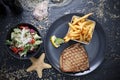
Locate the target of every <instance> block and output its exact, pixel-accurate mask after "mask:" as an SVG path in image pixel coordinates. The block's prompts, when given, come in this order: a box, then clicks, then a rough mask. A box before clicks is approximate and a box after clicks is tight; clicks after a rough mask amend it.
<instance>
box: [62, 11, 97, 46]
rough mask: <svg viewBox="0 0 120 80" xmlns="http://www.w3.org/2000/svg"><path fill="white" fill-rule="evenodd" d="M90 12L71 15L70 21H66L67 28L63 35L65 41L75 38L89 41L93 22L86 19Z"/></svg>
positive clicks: (80, 40) (93, 25)
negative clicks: (80, 15) (81, 15)
mask: <svg viewBox="0 0 120 80" xmlns="http://www.w3.org/2000/svg"><path fill="white" fill-rule="evenodd" d="M90 15H92V13H89V14H87V15H85V16H83V17H78V16H73V17H72V20H71V22H69V23H68V25H69V30H68V32H67V35H66V36H65V37H64V40H65V42H68V41H70V40H75V41H78V42H82V43H85V44H87V43H89V41H90V40H91V38H92V34H93V30H94V27H95V22H94V21H92V20H89V19H87V18H88V17H89V16H90Z"/></svg>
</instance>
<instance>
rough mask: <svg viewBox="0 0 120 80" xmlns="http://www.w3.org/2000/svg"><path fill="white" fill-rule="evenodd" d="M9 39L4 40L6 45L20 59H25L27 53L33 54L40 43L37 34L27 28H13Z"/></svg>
mask: <svg viewBox="0 0 120 80" xmlns="http://www.w3.org/2000/svg"><path fill="white" fill-rule="evenodd" d="M10 38H11V39H10V40H6V43H7V45H10V49H11V50H12V51H13V52H14V53H15V54H19V55H20V57H22V56H24V57H25V56H26V55H27V53H28V52H34V51H35V50H36V49H37V48H38V46H39V45H40V44H41V43H42V40H41V37H40V36H39V35H38V34H37V32H36V31H35V30H34V29H31V28H29V27H28V26H19V27H17V28H14V29H13V32H12V33H11V37H10Z"/></svg>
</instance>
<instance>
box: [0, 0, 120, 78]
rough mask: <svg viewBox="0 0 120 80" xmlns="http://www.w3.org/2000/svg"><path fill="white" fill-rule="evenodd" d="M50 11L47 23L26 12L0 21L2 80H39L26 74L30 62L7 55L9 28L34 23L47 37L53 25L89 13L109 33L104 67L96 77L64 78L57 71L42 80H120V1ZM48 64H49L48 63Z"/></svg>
mask: <svg viewBox="0 0 120 80" xmlns="http://www.w3.org/2000/svg"><path fill="white" fill-rule="evenodd" d="M48 11H49V16H48V18H46V19H45V20H43V21H37V20H36V19H34V17H33V16H32V11H29V10H26V9H24V12H23V13H22V14H21V15H18V16H17V15H13V14H11V13H9V14H8V15H7V16H6V17H0V80H39V78H38V76H37V74H36V72H31V73H28V72H26V69H27V68H28V67H29V66H30V65H31V62H30V61H29V60H18V59H16V58H14V57H12V56H11V55H9V54H8V52H7V51H6V49H5V45H4V42H5V36H6V33H7V31H8V29H9V28H11V27H13V26H14V25H16V24H18V23H21V22H27V23H31V24H33V25H35V26H36V27H37V28H38V29H39V31H40V33H41V34H42V37H44V36H45V34H46V31H47V30H48V28H49V27H50V24H51V23H53V22H54V21H55V20H56V19H58V18H59V17H61V16H63V15H65V14H69V13H84V14H87V13H89V12H93V13H94V15H93V18H94V19H96V20H97V21H98V22H99V23H100V24H101V25H102V27H103V29H104V31H105V33H106V39H107V48H106V52H105V59H104V61H103V63H102V64H101V65H100V66H99V67H98V68H97V69H96V70H95V71H93V72H92V73H90V74H88V75H85V76H80V77H70V76H66V75H63V74H61V73H59V72H58V71H56V70H55V69H54V68H51V69H46V70H44V71H43V77H42V78H41V80H120V0H73V1H72V2H71V3H70V4H69V5H66V6H64V7H49V10H48ZM40 25H41V26H42V27H40ZM40 54H41V53H38V55H37V56H39V55H40ZM45 62H48V63H49V61H48V60H47V59H45Z"/></svg>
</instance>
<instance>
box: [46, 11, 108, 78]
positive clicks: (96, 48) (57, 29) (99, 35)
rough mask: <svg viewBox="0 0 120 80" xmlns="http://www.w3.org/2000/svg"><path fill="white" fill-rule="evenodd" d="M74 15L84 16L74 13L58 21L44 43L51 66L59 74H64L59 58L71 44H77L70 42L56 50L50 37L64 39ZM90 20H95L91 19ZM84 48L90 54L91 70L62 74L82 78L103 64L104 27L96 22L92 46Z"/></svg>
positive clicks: (104, 46)
mask: <svg viewBox="0 0 120 80" xmlns="http://www.w3.org/2000/svg"><path fill="white" fill-rule="evenodd" d="M73 15H77V16H83V14H78V13H73V14H67V15H65V16H63V17H61V18H59V19H57V20H56V21H55V22H54V23H53V24H52V25H51V27H50V28H49V30H48V32H47V35H46V38H45V41H44V42H45V44H44V46H45V51H46V56H47V58H48V60H49V61H50V63H51V65H52V66H53V67H54V68H55V69H57V70H58V71H59V72H62V71H61V70H60V67H59V58H60V55H61V52H62V51H63V50H64V49H65V48H66V47H68V46H70V45H71V44H74V43H75V42H74V41H70V42H68V43H65V44H62V45H61V46H60V47H59V48H55V47H54V46H53V45H52V44H51V42H50V37H51V36H52V35H56V36H57V37H60V38H63V37H64V36H65V35H66V33H67V30H68V22H70V21H71V18H72V16H73ZM89 19H91V20H94V19H93V18H91V17H89ZM94 21H96V20H94ZM84 47H85V49H86V51H87V53H88V57H89V63H90V69H89V70H87V71H84V72H77V73H65V72H62V73H64V74H67V75H71V76H81V75H85V74H88V73H90V72H92V71H93V70H95V69H96V68H97V67H98V66H99V65H100V64H101V62H102V61H103V59H104V52H105V48H106V37H105V33H104V31H103V29H102V26H101V25H100V24H99V23H98V22H97V21H96V26H95V30H94V33H93V38H92V40H91V42H90V44H88V45H84Z"/></svg>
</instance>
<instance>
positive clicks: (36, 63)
mask: <svg viewBox="0 0 120 80" xmlns="http://www.w3.org/2000/svg"><path fill="white" fill-rule="evenodd" d="M44 59H45V53H42V55H41V56H40V57H39V58H38V59H36V58H34V57H31V58H30V60H31V62H32V65H31V66H30V67H29V68H28V69H27V72H31V71H36V72H37V74H38V77H39V78H41V77H42V70H43V69H46V68H51V65H50V64H47V63H45V62H44Z"/></svg>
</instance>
